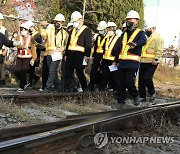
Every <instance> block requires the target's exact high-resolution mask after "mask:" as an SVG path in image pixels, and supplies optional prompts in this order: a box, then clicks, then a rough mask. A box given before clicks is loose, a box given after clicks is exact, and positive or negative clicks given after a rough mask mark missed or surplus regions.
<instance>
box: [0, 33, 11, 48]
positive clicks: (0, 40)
mask: <svg viewBox="0 0 180 154" xmlns="http://www.w3.org/2000/svg"><path fill="white" fill-rule="evenodd" d="M3 45H5V46H6V47H13V41H10V40H8V38H7V37H6V36H5V35H4V34H2V33H0V50H1V49H2V46H3Z"/></svg>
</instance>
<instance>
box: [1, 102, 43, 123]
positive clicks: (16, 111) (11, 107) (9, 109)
mask: <svg viewBox="0 0 180 154" xmlns="http://www.w3.org/2000/svg"><path fill="white" fill-rule="evenodd" d="M0 112H2V113H5V114H7V115H10V116H12V117H13V118H14V119H18V120H19V121H22V122H29V123H37V122H41V121H42V120H40V119H39V118H37V117H32V116H30V115H29V114H28V113H27V112H25V111H23V110H22V109H21V108H20V107H19V106H18V105H16V104H14V103H13V102H12V100H4V99H0Z"/></svg>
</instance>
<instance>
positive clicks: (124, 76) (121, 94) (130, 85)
mask: <svg viewBox="0 0 180 154" xmlns="http://www.w3.org/2000/svg"><path fill="white" fill-rule="evenodd" d="M137 71H138V68H119V69H118V88H117V100H118V103H125V99H126V88H127V89H128V92H129V93H130V95H131V96H132V97H133V98H135V97H137V96H138V95H139V92H138V90H137V89H136V86H135V79H136V76H137Z"/></svg>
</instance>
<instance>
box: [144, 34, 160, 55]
mask: <svg viewBox="0 0 180 154" xmlns="http://www.w3.org/2000/svg"><path fill="white" fill-rule="evenodd" d="M158 35H159V34H155V35H153V36H152V37H151V38H150V39H149V40H148V42H147V43H146V45H145V46H143V48H142V53H141V57H142V58H154V57H155V54H152V53H149V52H148V48H149V46H150V44H151V43H152V41H153V40H154V39H155V38H156V37H157V36H158Z"/></svg>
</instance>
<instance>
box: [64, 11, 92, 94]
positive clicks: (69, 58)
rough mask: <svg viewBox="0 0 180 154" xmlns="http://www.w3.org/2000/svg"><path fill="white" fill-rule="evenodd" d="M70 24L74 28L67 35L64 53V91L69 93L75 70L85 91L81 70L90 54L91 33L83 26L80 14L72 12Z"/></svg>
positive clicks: (84, 78)
mask: <svg viewBox="0 0 180 154" xmlns="http://www.w3.org/2000/svg"><path fill="white" fill-rule="evenodd" d="M71 22H72V23H73V27H74V28H73V30H72V31H71V32H70V34H69V39H68V43H67V48H66V52H65V61H66V64H65V65H66V66H65V67H66V72H65V91H66V92H69V91H70V89H71V88H70V87H71V80H72V75H73V73H74V70H76V73H77V76H78V78H79V82H80V84H81V87H82V89H83V91H85V90H87V81H86V77H85V75H84V71H83V70H84V65H86V63H87V60H88V59H89V56H90V53H91V44H92V33H91V30H90V29H89V28H88V27H87V26H85V25H83V22H84V21H83V17H82V15H81V13H80V12H78V11H74V12H73V13H72V14H71Z"/></svg>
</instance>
